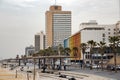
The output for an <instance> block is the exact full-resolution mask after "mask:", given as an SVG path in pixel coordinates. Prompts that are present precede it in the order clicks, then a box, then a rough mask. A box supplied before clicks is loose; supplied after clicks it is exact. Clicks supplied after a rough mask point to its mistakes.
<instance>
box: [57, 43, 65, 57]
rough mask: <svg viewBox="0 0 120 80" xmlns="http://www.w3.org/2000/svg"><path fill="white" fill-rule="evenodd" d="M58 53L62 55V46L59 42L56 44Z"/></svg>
mask: <svg viewBox="0 0 120 80" xmlns="http://www.w3.org/2000/svg"><path fill="white" fill-rule="evenodd" d="M58 54H59V55H63V54H64V48H63V47H62V45H61V44H59V45H58Z"/></svg>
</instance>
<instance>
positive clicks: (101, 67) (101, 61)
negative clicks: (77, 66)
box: [101, 54, 103, 71]
mask: <svg viewBox="0 0 120 80" xmlns="http://www.w3.org/2000/svg"><path fill="white" fill-rule="evenodd" d="M101 68H102V71H103V54H102V58H101Z"/></svg>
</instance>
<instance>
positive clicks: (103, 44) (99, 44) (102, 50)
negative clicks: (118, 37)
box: [98, 41, 106, 71]
mask: <svg viewBox="0 0 120 80" xmlns="http://www.w3.org/2000/svg"><path fill="white" fill-rule="evenodd" d="M98 46H99V51H100V53H101V55H102V56H101V69H102V71H103V55H104V51H105V48H106V43H105V42H102V41H100V42H99V43H98Z"/></svg>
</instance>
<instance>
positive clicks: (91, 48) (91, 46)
mask: <svg viewBox="0 0 120 80" xmlns="http://www.w3.org/2000/svg"><path fill="white" fill-rule="evenodd" d="M87 43H88V45H89V46H90V57H91V67H90V69H91V70H92V63H93V60H92V54H93V48H94V47H95V46H96V42H95V41H93V40H90V41H88V42H87Z"/></svg>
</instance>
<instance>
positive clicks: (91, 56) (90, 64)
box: [90, 53, 93, 70]
mask: <svg viewBox="0 0 120 80" xmlns="http://www.w3.org/2000/svg"><path fill="white" fill-rule="evenodd" d="M90 56H91V63H90V70H92V63H93V59H92V54H91V53H90Z"/></svg>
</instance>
